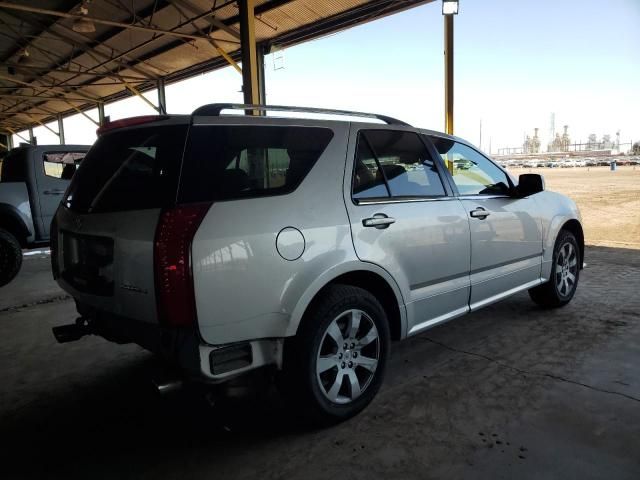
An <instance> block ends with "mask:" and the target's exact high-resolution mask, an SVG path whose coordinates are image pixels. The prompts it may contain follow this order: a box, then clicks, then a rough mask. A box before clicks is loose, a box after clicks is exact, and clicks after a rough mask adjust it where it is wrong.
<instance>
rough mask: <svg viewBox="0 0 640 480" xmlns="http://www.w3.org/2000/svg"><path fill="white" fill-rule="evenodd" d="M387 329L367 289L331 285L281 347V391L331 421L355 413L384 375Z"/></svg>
mask: <svg viewBox="0 0 640 480" xmlns="http://www.w3.org/2000/svg"><path fill="white" fill-rule="evenodd" d="M389 345H390V333H389V324H388V320H387V317H386V314H385V311H384V309H383V308H382V306H381V305H380V303H379V302H378V301H377V300H376V298H375V297H374V296H373V295H372V294H371V293H369V292H368V291H366V290H364V289H362V288H358V287H354V286H350V285H332V286H330V287H328V288H327V290H326V291H325V292H324V293H323V294H322V296H321V297H320V298H318V299H317V300H316V301H314V302H313V304H312V305H311V307H310V308H309V311H308V312H307V313H306V314H305V316H304V318H303V320H302V323H301V325H300V327H299V329H298V333H297V335H296V336H295V337H292V338H290V339H288V340H287V342H286V344H285V350H284V355H285V356H284V371H283V373H284V382H283V387H284V394H285V396H286V397H287V399H288V400H291V401H292V402H291V404H292V406H294V407H295V408H296V409H297V410H298V411H299V412H301V413H302V414H303V415H304V417H306V418H307V419H308V420H310V421H311V422H312V423H314V424H316V425H329V424H333V423H337V422H340V421H343V420H346V419H348V418H350V417H353V416H354V415H356V414H357V413H358V412H360V411H361V410H362V409H364V408H365V407H366V406H367V405H368V404H369V403H370V402H371V400H373V398H374V397H375V395H376V393H377V392H378V390H379V388H380V385H381V384H382V381H383V378H384V372H385V368H386V363H387V358H388V356H389Z"/></svg>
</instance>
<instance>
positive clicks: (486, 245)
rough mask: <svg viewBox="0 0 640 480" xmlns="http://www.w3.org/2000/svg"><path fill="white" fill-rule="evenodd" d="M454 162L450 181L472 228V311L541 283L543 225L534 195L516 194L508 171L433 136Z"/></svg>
mask: <svg viewBox="0 0 640 480" xmlns="http://www.w3.org/2000/svg"><path fill="white" fill-rule="evenodd" d="M431 140H432V141H433V143H434V145H435V147H436V149H437V150H438V153H439V154H440V155H442V158H443V159H444V160H445V161H446V162H447V163H448V164H449V165H450V166H451V167H450V168H451V170H450V172H452V175H451V179H452V180H453V183H454V184H455V187H456V189H457V190H458V193H459V198H460V201H461V202H462V205H463V206H464V210H465V214H466V215H468V218H469V225H470V230H471V277H470V278H471V296H470V301H469V303H470V307H471V309H472V310H473V309H475V308H480V307H481V306H483V305H485V304H488V303H491V302H493V301H495V300H498V299H499V298H501V297H504V296H506V295H508V294H510V293H513V292H515V291H517V290H519V289H524V288H528V287H530V286H533V285H535V284H537V283H538V282H539V279H540V268H541V264H542V224H541V221H540V218H539V216H538V215H537V214H536V204H535V201H534V200H533V199H531V198H514V197H512V196H511V195H510V194H509V192H510V179H509V178H508V176H507V174H506V173H505V172H504V171H503V170H502V169H500V168H499V167H498V166H497V165H495V164H494V163H493V162H492V161H491V160H489V159H488V158H487V157H485V156H484V155H482V154H481V153H480V152H478V151H477V150H475V149H473V148H471V147H470V146H468V145H465V144H463V143H460V142H456V141H454V140H452V139H449V138H443V137H435V136H434V137H431Z"/></svg>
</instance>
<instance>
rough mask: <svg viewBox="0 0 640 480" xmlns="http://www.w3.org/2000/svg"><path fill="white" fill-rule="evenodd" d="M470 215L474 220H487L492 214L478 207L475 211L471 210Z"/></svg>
mask: <svg viewBox="0 0 640 480" xmlns="http://www.w3.org/2000/svg"><path fill="white" fill-rule="evenodd" d="M469 215H471V216H472V217H473V218H480V219H485V218H487V217H488V216H489V215H491V212H488V211H486V210H485V209H484V208H482V207H478V208H476V209H475V210H471V211H470V212H469Z"/></svg>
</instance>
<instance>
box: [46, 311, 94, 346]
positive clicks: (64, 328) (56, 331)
mask: <svg viewBox="0 0 640 480" xmlns="http://www.w3.org/2000/svg"><path fill="white" fill-rule="evenodd" d="M51 331H52V332H53V336H54V337H56V340H57V341H58V343H68V342H75V341H76V340H80V339H81V338H82V337H84V336H85V335H90V334H91V330H90V328H89V322H88V320H87V319H86V318H84V317H79V318H78V319H77V320H76V323H70V324H68V325H60V326H58V327H53V328H52V329H51Z"/></svg>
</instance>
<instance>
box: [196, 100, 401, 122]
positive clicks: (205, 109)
mask: <svg viewBox="0 0 640 480" xmlns="http://www.w3.org/2000/svg"><path fill="white" fill-rule="evenodd" d="M223 110H259V111H263V112H264V111H272V112H302V113H319V114H324V115H346V116H350V117H364V118H374V119H376V120H380V121H383V122H385V123H387V124H388V125H404V126H407V127H409V126H411V125H409V124H408V123H406V122H403V121H402V120H398V119H397V118H393V117H388V116H386V115H378V114H377V113H364V112H351V111H349V110H332V109H328V108H313V107H288V106H285V105H250V104H242V103H211V104H209V105H203V106H202V107H199V108H196V109H195V110H194V111H193V113H192V114H191V115H193V116H195V115H200V116H211V117H218V116H220V112H222V111H223Z"/></svg>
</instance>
